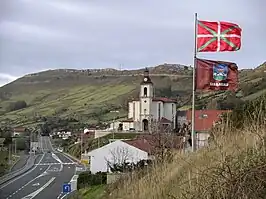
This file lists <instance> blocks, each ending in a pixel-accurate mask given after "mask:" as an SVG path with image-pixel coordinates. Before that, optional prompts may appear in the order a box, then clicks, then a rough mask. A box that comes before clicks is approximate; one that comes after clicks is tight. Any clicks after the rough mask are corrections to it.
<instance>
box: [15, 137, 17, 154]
mask: <svg viewBox="0 0 266 199" xmlns="http://www.w3.org/2000/svg"><path fill="white" fill-rule="evenodd" d="M15 155H17V139H16V138H15Z"/></svg>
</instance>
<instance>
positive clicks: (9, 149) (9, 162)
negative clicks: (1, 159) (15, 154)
mask: <svg viewBox="0 0 266 199" xmlns="http://www.w3.org/2000/svg"><path fill="white" fill-rule="evenodd" d="M11 150H12V145H11V144H9V145H8V164H11Z"/></svg>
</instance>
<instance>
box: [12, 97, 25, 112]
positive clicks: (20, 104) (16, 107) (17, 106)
mask: <svg viewBox="0 0 266 199" xmlns="http://www.w3.org/2000/svg"><path fill="white" fill-rule="evenodd" d="M26 107H27V103H26V102H25V101H23V100H21V101H17V102H12V103H10V104H9V107H8V110H9V111H17V110H20V109H23V108H26Z"/></svg>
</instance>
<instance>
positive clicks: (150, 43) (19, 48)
mask: <svg viewBox="0 0 266 199" xmlns="http://www.w3.org/2000/svg"><path fill="white" fill-rule="evenodd" d="M265 6H266V2H264V0H258V1H256V4H255V2H252V1H249V0H235V1H230V0H224V1H223V2H221V1H208V0H198V1H195V0H187V1H181V2H179V1H176V0H167V1H161V0H135V1H124V0H110V1H106V0H97V1H87V0H75V1H71V0H64V1H60V0H38V1H37V0H17V1H11V0H1V1H0V11H2V9H3V11H4V12H0V13H1V14H0V42H1V46H0V72H2V73H5V74H11V75H14V76H20V75H23V74H25V73H30V72H36V71H38V70H43V69H47V68H99V67H100V68H102V67H118V65H119V64H123V65H124V67H126V68H138V67H141V66H147V65H150V66H151V65H156V64H160V63H164V62H171V63H173V62H175V63H182V64H192V58H193V44H194V40H193V38H194V13H195V12H198V14H199V17H200V19H205V20H224V21H232V22H235V23H238V24H240V26H241V27H242V29H243V40H242V43H243V46H242V49H241V50H240V51H239V52H234V53H215V54H201V55H199V56H201V57H206V58H213V59H226V60H232V61H235V62H237V63H238V64H239V66H240V67H242V68H243V67H253V66H254V65H258V64H260V63H261V62H264V61H265V53H264V52H265V50H266V41H265V39H264V38H265V36H264V35H265V31H266V24H265V22H264V21H263V18H265V14H264V10H263V8H264V7H265Z"/></svg>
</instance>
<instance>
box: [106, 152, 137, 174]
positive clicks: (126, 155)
mask: <svg viewBox="0 0 266 199" xmlns="http://www.w3.org/2000/svg"><path fill="white" fill-rule="evenodd" d="M110 153H111V158H109V159H108V158H105V160H106V162H107V165H108V170H109V169H110V171H111V172H124V171H125V170H128V169H129V168H130V166H131V163H132V161H133V158H134V157H133V154H132V153H130V151H129V150H128V148H125V147H116V148H115V149H113V150H110Z"/></svg>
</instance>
